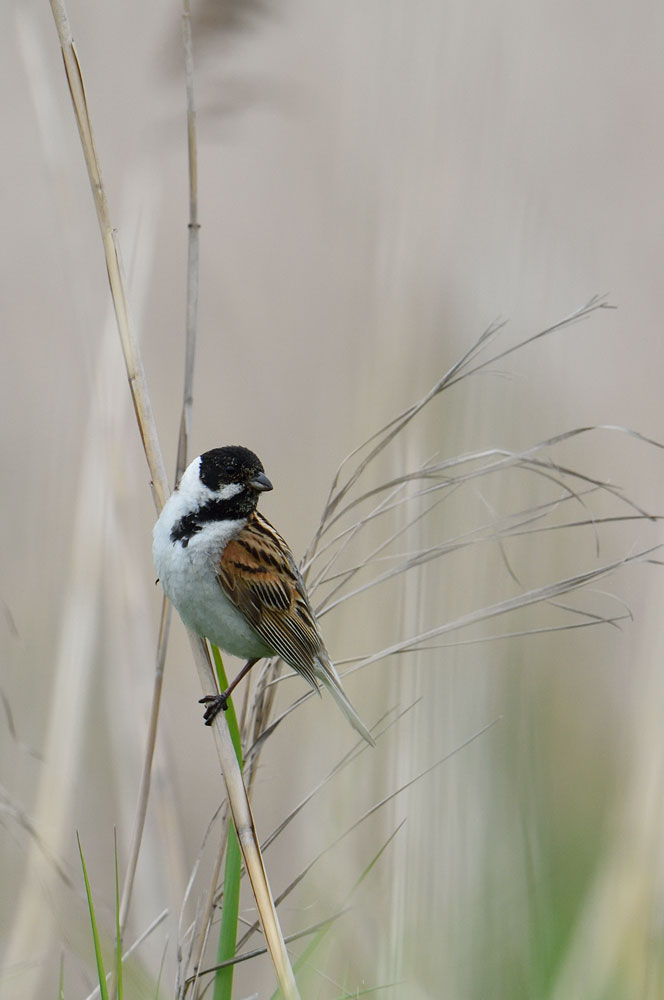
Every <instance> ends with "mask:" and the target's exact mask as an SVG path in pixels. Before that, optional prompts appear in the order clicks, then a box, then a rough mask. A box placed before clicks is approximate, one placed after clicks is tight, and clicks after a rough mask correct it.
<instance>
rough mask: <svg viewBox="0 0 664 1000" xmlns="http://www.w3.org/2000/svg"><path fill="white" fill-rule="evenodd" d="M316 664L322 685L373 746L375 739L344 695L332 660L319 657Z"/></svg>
mask: <svg viewBox="0 0 664 1000" xmlns="http://www.w3.org/2000/svg"><path fill="white" fill-rule="evenodd" d="M316 665H317V666H318V670H317V671H316V676H317V677H318V679H319V680H320V681H321V682H322V684H323V686H324V687H325V688H327V690H328V691H329V692H330V694H331V695H332V697H333V698H334V700H335V701H336V703H337V705H338V706H339V708H340V709H341V711H342V712H343V713H344V715H345V716H346V718H347V719H348V721H349V722H350V724H351V726H352V727H353V729H355V730H356V731H357V732H358V733H359V734H360V736H361V737H362V738H363V739H365V740H366V741H367V743H368V744H369V746H372V747H375V746H376V741H375V740H374V738H373V736H372V735H371V733H370V732H369V730H368V729H367V727H366V726H365V725H364V723H363V722H362V719H361V718H360V717H359V715H358V714H357V712H356V711H355V709H354V708H353V706H352V705H351V703H350V701H349V700H348V698H347V697H346V693H345V691H344V689H343V687H342V686H341V678H340V677H339V674H338V673H337V671H336V669H335V667H334V664H333V663H332V661H331V660H329V659H327V658H326V659H323V658H322V657H319V659H318V661H317V664H316Z"/></svg>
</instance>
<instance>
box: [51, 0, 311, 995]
mask: <svg viewBox="0 0 664 1000" xmlns="http://www.w3.org/2000/svg"><path fill="white" fill-rule="evenodd" d="M51 9H52V11H53V17H54V20H55V24H56V28H57V31H58V36H59V39H60V46H61V49H62V55H63V59H64V65H65V72H66V75H67V81H68V84H69V89H70V93H71V97H72V101H73V105H74V114H75V117H76V123H77V126H78V130H79V135H80V138H81V145H82V147H83V155H84V158H85V162H86V166H87V169H88V176H89V179H90V185H91V188H92V194H93V199H94V203H95V208H96V211H97V218H98V221H99V227H100V231H101V236H102V243H103V246H104V255H105V258H106V267H107V271H108V278H109V283H110V287H111V296H112V299H113V306H114V309H115V314H116V320H117V325H118V332H119V335H120V341H121V344H122V351H123V356H124V360H125V366H126V369H127V377H128V380H129V387H130V391H131V396H132V402H133V404H134V411H135V413H136V419H137V423H138V429H139V433H140V435H141V440H142V442H143V448H144V450H145V455H146V459H147V462H148V467H149V469H150V474H151V477H152V490H153V497H154V502H155V506H156V509H157V512H159V511H160V510H161V508H162V507H163V505H164V503H165V502H166V499H167V497H168V493H169V490H168V480H167V477H166V470H165V466H164V461H163V457H162V453H161V448H160V445H159V439H158V435H157V429H156V424H155V421H154V417H153V414H152V408H151V405H150V399H149V394H148V390H147V382H146V379H145V373H144V371H143V364H142V360H141V355H140V350H139V347H138V342H137V339H136V336H135V334H134V331H133V328H132V324H131V321H130V315H129V307H128V302H127V297H126V292H125V281H124V273H123V267H122V260H121V254H120V247H119V243H118V240H117V235H116V233H115V231H114V229H113V227H112V225H111V219H110V212H109V208H108V202H107V199H106V193H105V190H104V186H103V182H102V176H101V170H100V166H99V161H98V158H97V153H96V149H95V143H94V136H93V132H92V125H91V121H90V116H89V111H88V106H87V99H86V94H85V87H84V83H83V76H82V72H81V66H80V63H79V60H78V56H77V54H76V50H75V48H74V43H73V39H72V33H71V29H70V26H69V19H68V16H67V11H66V8H65V5H64V2H63V0H51ZM189 640H190V645H191V648H192V653H193V656H194V662H195V664H196V668H197V670H198V674H199V679H200V681H201V686H202V688H203V690H204V691H205V692H206V693H208V692H209V691H210V687H211V685H212V684H215V685H216V676H215V672H214V670H213V668H212V665H211V663H210V659H209V655H208V652H207V647H206V646H205V644H204V642H203V641H202V640H201V639H200V638H199V637H198V636H194V635H193V634H191V633H189ZM220 715H221V713H220ZM213 730H214V735H215V744H216V747H217V752H218V755H219V760H220V764H221V768H222V772H223V776H224V780H225V783H226V789H227V793H228V799H229V804H230V807H231V812H232V815H233V821H234V823H235V826H236V830H237V835H238V841H239V844H240V847H241V849H242V853H243V855H244V859H245V864H246V866H247V871H248V873H249V877H250V880H251V883H252V887H253V890H254V895H255V898H256V904H257V906H258V910H259V913H260V914H261V919H262V921H263V927H264V930H265V937H266V941H267V944H268V948H269V951H270V956H271V958H272V961H273V964H274V967H275V972H276V974H277V979H278V982H279V984H280V988H281V990H282V992H283V994H284V996H285V997H286V998H287V1000H295V998H297V997H298V996H299V994H298V991H297V986H296V984H295V977H294V975H293V970H292V968H291V965H290V960H289V958H288V953H287V951H286V945H285V943H284V939H283V934H282V932H281V928H280V926H279V920H278V917H277V913H276V909H275V906H274V902H273V899H272V894H271V891H270V887H269V884H268V881H267V874H266V872H265V867H264V865H263V859H262V856H261V853H260V848H259V845H258V839H257V837H256V831H255V827H254V821H253V816H252V814H251V807H250V805H249V799H248V797H247V793H246V789H245V786H244V783H243V780H242V774H241V772H240V768H239V766H238V763H237V758H236V756H235V750H234V748H233V744H232V741H231V738H230V734H229V732H228V727H227V725H226V722H225V720H224V719H223V718H219V717H217V719H216V720H215V725H214V727H213Z"/></svg>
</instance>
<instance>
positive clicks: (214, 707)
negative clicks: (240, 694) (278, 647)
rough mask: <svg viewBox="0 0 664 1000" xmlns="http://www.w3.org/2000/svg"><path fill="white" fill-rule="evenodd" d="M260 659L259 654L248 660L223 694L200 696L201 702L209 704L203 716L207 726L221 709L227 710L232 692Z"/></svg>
mask: <svg viewBox="0 0 664 1000" xmlns="http://www.w3.org/2000/svg"><path fill="white" fill-rule="evenodd" d="M259 659H260V657H258V656H257V657H256V659H255V660H247V662H246V663H245V665H244V666H243V667H242V670H241V671H240V673H239V674H238V675H237V677H235V678H234V679H233V680H232V681H231V683H230V684H229V685H228V687H227V688H226V690H225V691H222V693H221V694H206V695H205V697H204V698H199V704H201V705H207V708H206V709H205V715H204V716H203V719H204V720H205V725H206V726H211V725H212V723H213V722H214V719H215V716H216V715H217V713H218V712H219V711H224V712H225V711H226V709H227V708H228V699H229V698H230V696H231V694H232V693H233V691H234V690H235V688H236V687H237V685H238V684H239V683H240V681H241V680H242V678H243V677H246V675H247V674H248V673H249V671H250V670H251V668H252V667H253V665H254V664H255V663H258V661H259Z"/></svg>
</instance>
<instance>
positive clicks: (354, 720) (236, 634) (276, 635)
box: [152, 445, 375, 746]
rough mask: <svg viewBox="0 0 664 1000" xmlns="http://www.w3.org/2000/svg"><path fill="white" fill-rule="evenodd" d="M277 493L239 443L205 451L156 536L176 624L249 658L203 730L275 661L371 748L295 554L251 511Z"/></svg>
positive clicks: (212, 701) (209, 700) (212, 706)
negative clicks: (260, 665) (324, 699)
mask: <svg viewBox="0 0 664 1000" xmlns="http://www.w3.org/2000/svg"><path fill="white" fill-rule="evenodd" d="M271 489H273V486H272V483H271V482H270V480H269V479H268V477H267V476H266V474H265V470H264V469H263V465H262V463H261V461H260V459H259V458H258V457H257V455H255V454H254V452H252V451H250V450H249V449H248V448H245V447H243V446H242V445H226V446H224V447H221V448H213V449H212V450H211V451H206V452H204V453H203V454H202V455H199V456H198V458H195V459H194V461H193V462H192V463H191V464H190V465H189V466H188V467H187V468H186V469H185V471H184V473H183V475H182V478H181V479H180V482H179V483H178V485H177V486H176V488H175V490H174V491H173V492H172V493H171V495H170V497H169V498H168V500H167V501H166V503H165V504H164V507H163V509H162V511H161V514H160V515H159V518H158V520H157V523H156V524H155V526H154V531H153V544H152V557H153V561H154V565H155V569H156V570H157V574H158V578H159V581H160V582H161V585H162V588H163V590H164V593H165V594H166V597H167V598H168V599H169V601H170V602H171V604H172V605H173V606H174V607H175V608H176V610H177V611H178V613H179V615H180V617H181V619H182V621H183V622H184V624H185V625H186V626H187V628H189V629H191V630H192V631H193V632H195V633H196V634H197V635H200V636H203V637H204V638H206V639H209V640H210V642H212V643H213V644H214V645H215V646H218V647H219V648H220V649H222V650H224V651H225V652H227V653H231V654H232V655H233V656H238V657H241V658H242V659H244V660H246V664H245V666H244V668H243V669H242V670H241V671H240V672H239V674H238V675H237V676H236V677H235V679H234V680H233V681H232V683H231V684H230V686H229V687H228V688H227V689H226V691H224V692H223V693H221V694H216V695H206V696H205V697H204V698H202V699H201V702H202V703H204V704H206V705H207V708H206V711H205V716H204V719H205V723H206V725H211V724H212V722H213V720H214V718H215V716H216V715H217V713H218V712H219V711H220V710H221V709H223V710H225V709H226V708H227V704H228V698H229V696H230V694H231V692H232V691H233V690H234V688H235V686H236V684H237V683H238V682H239V681H240V680H241V679H242V677H244V676H245V675H246V674H247V673H248V672H249V670H251V668H252V667H253V666H254V664H255V663H257V662H258V660H260V659H262V658H264V657H273V656H279V657H280V658H281V659H282V660H284V662H285V663H287V664H288V665H289V666H290V667H292V668H293V670H295V671H296V672H297V673H298V674H301V676H302V677H304V679H305V680H306V681H308V682H309V684H310V685H311V686H312V687H313V688H314V689H315V690H316V691H317V692H318V693H319V694H320V686H322V687H324V688H325V689H326V690H327V691H329V693H330V694H331V695H332V697H333V698H334V700H335V701H336V703H337V705H338V706H339V708H340V709H341V711H342V712H343V713H344V715H345V716H346V718H347V719H348V721H349V722H350V724H351V725H352V726H353V728H354V729H355V730H356V731H357V732H358V733H359V734H360V735H361V736H362V737H363V739H365V740H366V742H367V743H369V744H370V745H371V746H375V743H374V740H373V737H372V736H371V733H370V732H369V730H368V729H367V727H366V726H365V725H364V723H363V722H362V720H361V719H360V717H359V715H358V714H357V712H356V711H355V709H354V708H353V706H352V704H351V703H350V701H349V699H348V697H347V695H346V693H345V691H344V689H343V687H342V685H341V679H340V677H339V674H338V673H337V671H336V669H335V667H334V664H333V663H332V660H331V659H330V656H329V653H328V652H327V649H326V648H325V643H324V641H323V638H322V635H321V632H320V628H319V625H318V622H317V620H316V615H315V613H314V611H313V609H312V607H311V602H310V600H309V596H308V594H307V590H306V586H305V583H304V580H303V579H302V576H301V574H300V572H299V570H298V568H297V565H296V563H295V560H294V558H293V554H292V553H291V550H290V549H289V547H288V545H287V543H286V542H285V541H284V539H283V538H282V537H281V535H280V534H279V532H278V531H277V530H276V529H275V528H274V527H273V526H272V525H271V524H270V522H269V521H268V520H267V518H266V517H264V516H263V515H262V514H261V513H260V512H259V511H258V509H257V505H258V500H259V497H260V495H261V494H262V493H264V492H266V491H268V490H271Z"/></svg>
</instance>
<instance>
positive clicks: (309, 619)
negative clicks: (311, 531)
mask: <svg viewBox="0 0 664 1000" xmlns="http://www.w3.org/2000/svg"><path fill="white" fill-rule="evenodd" d="M217 579H218V580H219V585H220V586H221V588H222V590H223V592H224V594H225V595H226V597H227V598H228V599H229V600H230V601H232V602H233V604H234V605H235V606H236V608H237V609H238V610H239V611H241V612H242V614H243V615H244V617H245V618H246V619H247V621H248V623H249V624H250V625H251V627H252V628H253V629H254V630H255V631H256V632H257V633H258V635H259V636H260V637H261V639H263V641H264V642H265V643H267V645H268V646H270V647H271V648H272V649H273V650H274V652H275V654H277V655H279V656H280V657H281V658H282V659H283V660H285V661H286V663H288V664H289V665H290V666H291V667H293V669H294V670H297V672H298V673H300V674H302V675H303V677H305V678H306V679H307V680H308V681H309V683H310V684H311V685H312V686H313V687H315V688H318V685H317V683H316V668H317V659H318V657H319V655H320V654H321V653H322V654H323V656H324V657H326V654H325V651H324V647H323V641H322V639H321V636H320V633H319V631H318V626H317V625H316V619H315V617H314V614H313V611H312V610H311V605H310V604H309V600H308V598H307V593H306V590H305V586H304V582H303V580H302V577H301V576H300V574H299V572H298V569H297V566H296V565H295V560H294V559H293V556H292V554H291V551H290V549H289V548H288V546H287V544H286V542H285V541H284V540H283V538H282V537H281V535H280V534H279V533H278V531H276V530H275V529H274V528H273V527H272V525H271V524H270V522H269V521H268V520H267V519H266V518H264V517H263V516H262V515H261V514H259V513H258V512H257V511H256V512H255V513H254V514H253V515H252V516H251V518H250V519H249V522H248V523H247V525H246V527H244V528H243V529H242V531H241V532H240V534H239V535H237V537H236V538H234V539H233V540H232V541H230V542H228V543H227V545H226V547H225V548H224V551H223V552H222V554H221V559H220V561H219V567H218V570H217ZM318 669H320V667H319V668H318Z"/></svg>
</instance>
